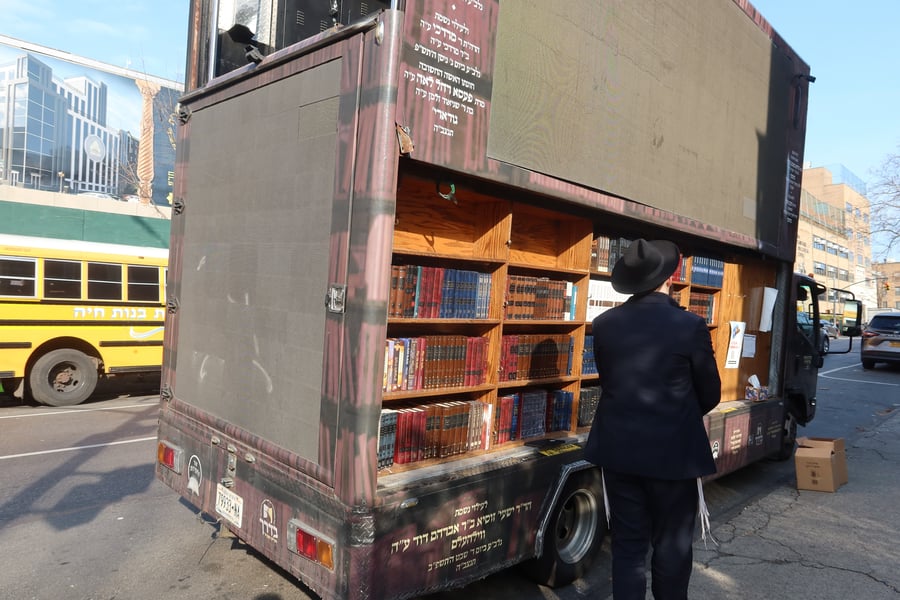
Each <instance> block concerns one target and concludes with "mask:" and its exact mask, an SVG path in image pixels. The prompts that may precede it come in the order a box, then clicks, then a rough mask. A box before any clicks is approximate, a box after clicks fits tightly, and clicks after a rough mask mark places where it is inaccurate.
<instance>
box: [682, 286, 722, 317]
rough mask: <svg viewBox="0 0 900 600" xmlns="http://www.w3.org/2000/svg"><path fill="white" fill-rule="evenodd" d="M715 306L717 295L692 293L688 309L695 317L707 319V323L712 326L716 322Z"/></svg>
mask: <svg viewBox="0 0 900 600" xmlns="http://www.w3.org/2000/svg"><path fill="white" fill-rule="evenodd" d="M715 304H716V297H715V294H707V293H704V292H693V291H692V292H691V294H690V297H689V298H688V306H687V309H688V310H689V311H691V312H692V313H694V314H695V315H700V316H701V317H703V318H704V319H706V322H707V323H710V324H711V323H713V322H714V321H715V313H714V310H715Z"/></svg>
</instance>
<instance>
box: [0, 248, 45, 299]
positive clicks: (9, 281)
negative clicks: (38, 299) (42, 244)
mask: <svg viewBox="0 0 900 600" xmlns="http://www.w3.org/2000/svg"><path fill="white" fill-rule="evenodd" d="M36 275H37V260H35V259H28V258H8V257H5V258H0V296H16V297H19V298H34V293H35V283H34V282H35V279H36Z"/></svg>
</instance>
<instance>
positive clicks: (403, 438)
mask: <svg viewBox="0 0 900 600" xmlns="http://www.w3.org/2000/svg"><path fill="white" fill-rule="evenodd" d="M408 461H409V419H408V413H407V411H406V409H404V408H398V409H397V440H396V442H395V445H394V462H395V463H397V464H398V465H403V464H406V463H407V462H408Z"/></svg>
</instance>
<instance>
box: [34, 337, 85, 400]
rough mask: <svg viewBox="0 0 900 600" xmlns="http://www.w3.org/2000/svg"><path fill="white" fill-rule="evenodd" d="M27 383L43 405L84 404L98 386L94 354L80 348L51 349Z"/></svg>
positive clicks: (35, 397) (37, 365)
mask: <svg viewBox="0 0 900 600" xmlns="http://www.w3.org/2000/svg"><path fill="white" fill-rule="evenodd" d="M28 385H29V389H30V391H31V397H32V398H33V399H34V400H35V401H37V402H40V403H41V404H47V405H49V406H73V405H75V404H81V403H82V402H84V401H85V400H87V399H88V397H90V395H91V394H93V393H94V390H95V389H96V387H97V365H96V363H95V362H94V360H93V359H92V358H91V357H89V356H88V355H87V354H85V353H83V352H80V351H78V350H72V349H70V348H60V349H58V350H51V351H50V352H48V353H47V354H44V355H43V356H41V357H40V358H38V359H37V360H36V361H35V363H34V365H33V366H32V367H31V372H30V373H29V375H28Z"/></svg>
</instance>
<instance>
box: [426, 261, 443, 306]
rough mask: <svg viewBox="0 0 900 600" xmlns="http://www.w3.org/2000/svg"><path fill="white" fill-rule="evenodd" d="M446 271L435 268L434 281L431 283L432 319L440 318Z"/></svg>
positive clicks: (430, 303) (430, 304)
mask: <svg viewBox="0 0 900 600" xmlns="http://www.w3.org/2000/svg"><path fill="white" fill-rule="evenodd" d="M445 271H446V270H445V269H443V268H441V267H435V268H434V273H433V275H434V279H433V280H432V282H431V301H430V302H429V312H428V317H429V318H430V319H437V318H438V317H439V316H440V309H441V298H442V290H443V287H444V274H445Z"/></svg>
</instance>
